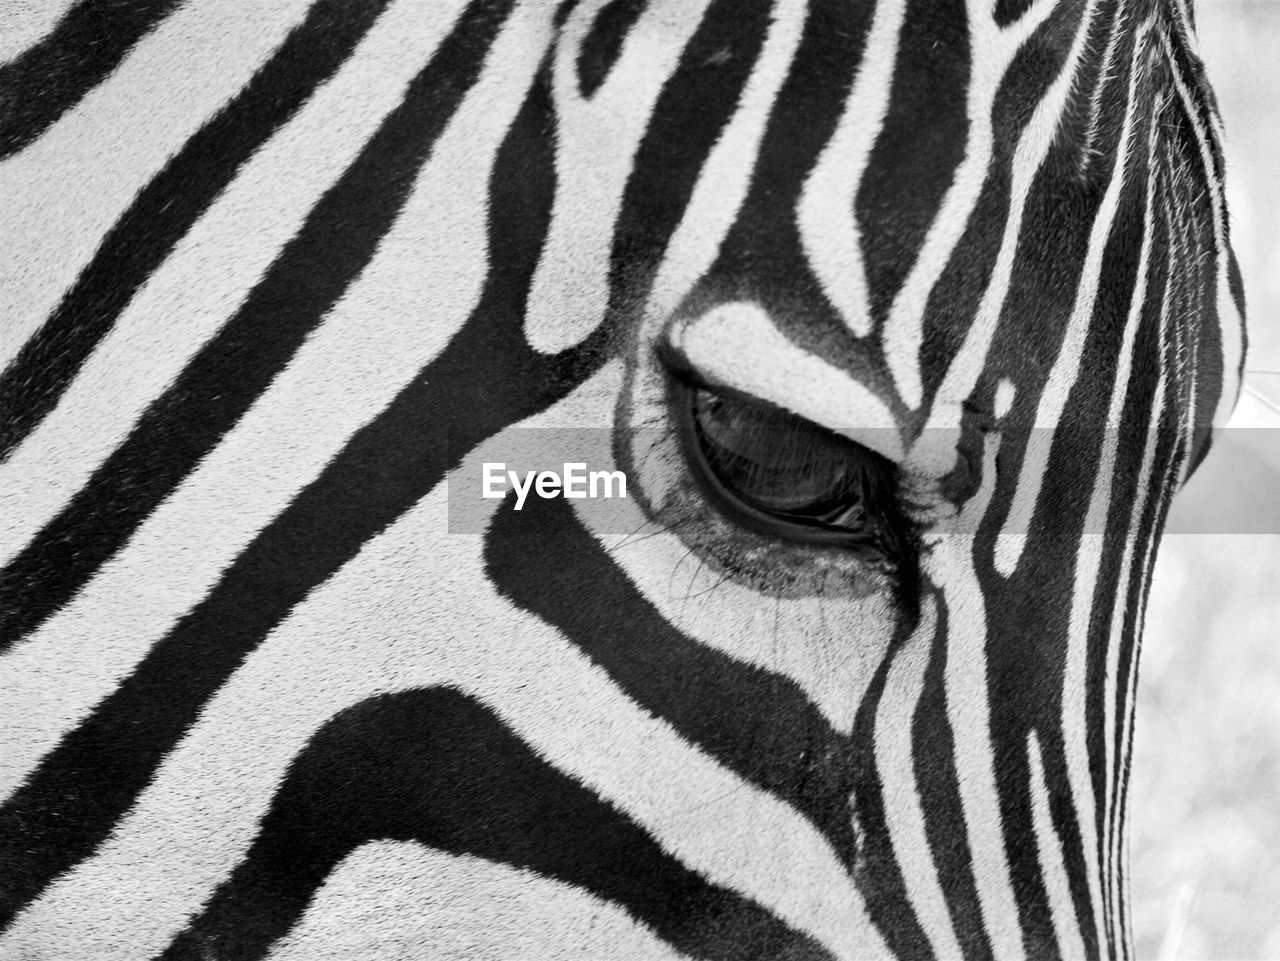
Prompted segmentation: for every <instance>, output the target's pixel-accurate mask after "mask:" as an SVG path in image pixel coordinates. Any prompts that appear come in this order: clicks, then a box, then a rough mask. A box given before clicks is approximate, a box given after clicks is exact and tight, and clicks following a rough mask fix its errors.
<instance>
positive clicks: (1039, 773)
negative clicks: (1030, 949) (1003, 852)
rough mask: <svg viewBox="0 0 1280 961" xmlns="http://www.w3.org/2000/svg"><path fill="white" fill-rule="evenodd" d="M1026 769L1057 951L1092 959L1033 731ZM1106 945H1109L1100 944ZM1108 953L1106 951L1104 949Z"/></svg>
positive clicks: (1068, 960) (1073, 960)
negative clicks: (1074, 899) (1027, 769)
mask: <svg viewBox="0 0 1280 961" xmlns="http://www.w3.org/2000/svg"><path fill="white" fill-rule="evenodd" d="M1027 766H1028V768H1029V770H1030V777H1031V783H1030V784H1029V785H1028V788H1029V791H1030V794H1031V820H1032V824H1033V825H1034V829H1035V834H1036V851H1037V853H1038V855H1039V859H1040V877H1041V880H1043V881H1044V889H1045V894H1046V895H1047V896H1048V899H1049V916H1050V917H1051V918H1052V919H1053V932H1054V937H1055V938H1056V939H1057V941H1058V952H1059V954H1060V955H1061V956H1062V957H1063V958H1064V959H1065V961H1084V959H1085V958H1087V957H1088V956H1089V952H1088V951H1087V950H1086V949H1085V946H1084V941H1083V940H1082V938H1081V934H1080V928H1079V927H1078V926H1077V925H1076V923H1075V920H1076V909H1075V902H1074V901H1072V898H1071V883H1070V882H1069V881H1068V880H1067V863H1066V862H1067V854H1066V849H1065V848H1064V847H1063V846H1062V839H1061V838H1060V837H1058V829H1057V828H1055V827H1054V826H1053V814H1052V812H1051V811H1050V808H1049V789H1048V787H1047V786H1046V785H1045V779H1044V754H1043V751H1042V750H1041V748H1040V738H1039V736H1038V735H1037V734H1036V732H1035V731H1034V730H1033V731H1032V732H1031V733H1030V734H1028V735H1027ZM1101 944H1103V945H1105V944H1106V942H1105V941H1104V942H1101ZM1103 950H1104V951H1105V948H1104V949H1103Z"/></svg>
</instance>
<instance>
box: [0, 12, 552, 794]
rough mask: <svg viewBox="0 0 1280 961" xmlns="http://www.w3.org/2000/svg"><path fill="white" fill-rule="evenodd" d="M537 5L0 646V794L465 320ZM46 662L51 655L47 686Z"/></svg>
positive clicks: (514, 19)
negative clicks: (97, 537) (111, 529)
mask: <svg viewBox="0 0 1280 961" xmlns="http://www.w3.org/2000/svg"><path fill="white" fill-rule="evenodd" d="M539 7H540V4H538V3H537V0H531V2H530V3H526V4H525V5H524V6H522V7H520V8H519V9H518V10H517V12H516V13H515V14H513V15H512V16H511V18H510V20H509V22H508V23H507V24H506V26H505V27H504V28H503V31H502V34H501V35H500V36H499V38H498V40H497V41H496V42H495V45H494V47H493V49H492V50H491V51H490V54H489V58H488V61H487V67H486V70H485V72H484V74H483V76H482V77H481V79H480V81H479V83H478V84H477V86H476V87H475V88H474V89H473V90H472V91H471V93H470V95H469V96H468V97H467V99H466V101H465V102H464V103H463V105H462V107H461V108H460V109H459V111H458V113H457V115H456V116H455V117H454V119H453V121H452V122H451V123H450V125H449V127H448V128H447V129H446V131H445V133H444V134H443V135H442V137H441V139H440V141H439V143H438V144H437V147H436V151H435V154H434V157H433V159H432V162H431V163H430V164H429V165H428V166H427V167H426V168H425V169H424V171H423V173H422V175H421V176H420V178H419V180H418V182H417V184H416V185H415V187H414V190H413V193H412V194H411V196H410V198H409V200H408V201H407V202H406V204H405V206H404V209H403V210H402V211H401V214H400V216H399V218H398V219H397V220H396V222H395V224H394V226H393V227H392V229H391V230H390V231H389V233H388V234H387V236H386V237H384V238H383V240H382V243H381V245H380V246H379V248H378V252H377V255H376V256H375V258H374V260H373V261H372V262H371V263H370V264H369V266H368V267H367V268H366V269H365V272H364V273H363V274H362V275H361V277H360V278H359V280H358V281H356V282H355V283H354V284H352V285H351V287H350V288H348V290H347V292H346V294H345V296H344V297H343V299H342V300H341V301H340V302H339V303H338V304H337V305H336V306H335V307H334V309H333V311H332V313H331V314H330V316H329V317H328V318H327V319H326V321H325V323H324V324H323V325H322V326H321V327H320V329H319V330H317V331H316V332H315V333H314V334H313V335H312V337H311V338H310V339H309V340H308V341H307V343H306V344H305V345H304V346H303V348H302V349H301V350H299V352H298V354H297V355H296V356H295V357H294V358H293V361H292V362H291V363H290V364H289V366H288V368H287V369H286V370H285V371H284V372H283V373H282V374H281V375H280V376H279V377H277V379H276V381H275V382H274V383H273V384H272V385H271V387H270V388H269V389H268V390H267V391H266V392H265V393H264V394H263V395H262V396H261V397H260V398H259V400H258V402H257V403H256V404H254V406H253V407H252V408H251V409H250V411H249V412H248V413H247V414H246V415H245V416H244V418H242V419H241V421H240V423H238V424H237V425H236V427H235V429H234V430H232V431H231V432H230V433H229V434H228V435H227V437H226V438H225V439H224V440H223V442H222V443H221V444H220V445H219V446H218V447H217V448H215V450H214V451H213V452H212V453H211V454H210V455H209V456H208V457H207V458H205V460H204V462H203V463H201V465H200V467H199V468H198V469H197V470H196V471H195V472H194V473H193V474H192V475H190V476H189V477H188V478H187V479H186V480H185V481H184V482H183V484H182V485H181V487H179V489H178V490H177V491H176V492H175V493H174V494H173V495H172V496H171V497H170V498H169V499H168V500H167V501H165V503H163V504H162V505H161V506H160V507H159V508H158V509H157V510H156V511H155V513H153V514H152V515H151V516H150V517H149V518H148V519H147V521H146V522H145V523H144V524H143V525H142V527H140V528H139V530H138V532H137V533H136V534H135V535H134V537H133V539H132V540H131V541H130V543H129V544H128V545H127V547H126V548H125V549H124V550H122V551H121V553H120V554H118V555H117V556H116V557H114V558H113V559H112V560H111V561H109V562H108V563H107V564H105V565H104V566H103V568H102V569H101V570H100V571H99V572H98V574H97V575H96V576H95V577H94V578H93V579H92V580H91V581H90V582H89V583H88V584H87V585H86V587H85V588H84V590H82V591H81V592H80V593H79V594H78V595H77V596H76V598H75V599H74V600H73V601H72V602H71V603H70V604H69V605H68V606H67V607H65V608H63V609H62V610H61V611H59V612H58V614H56V615H54V616H53V617H52V618H50V619H49V620H48V621H47V622H45V624H43V625H42V626H41V627H40V628H39V629H38V630H37V631H35V632H34V633H33V634H32V635H31V636H30V638H29V639H28V640H27V641H26V642H24V643H23V644H21V645H19V646H18V647H16V648H14V649H12V650H11V651H9V652H8V653H6V654H4V655H3V656H0V674H3V675H4V676H5V678H6V682H7V686H8V687H9V690H10V691H11V694H10V696H8V697H6V698H5V699H4V700H3V701H0V731H2V732H4V734H3V736H4V738H5V742H6V743H5V748H6V749H5V750H4V751H0V796H5V795H7V794H8V793H10V792H12V791H13V790H14V789H15V788H16V787H17V785H18V783H19V782H20V780H21V779H22V778H23V777H24V776H25V775H26V773H27V771H29V770H30V769H31V768H32V767H33V766H34V765H35V764H36V763H37V762H38V760H39V758H40V756H41V755H42V754H43V753H44V752H45V751H48V750H49V749H50V748H52V747H53V745H54V744H55V743H56V742H57V740H58V738H59V737H61V735H62V734H63V732H64V731H66V730H69V729H70V728H72V727H74V726H75V725H76V724H78V723H79V722H80V721H81V720H83V718H84V717H85V716H86V715H87V714H88V712H89V711H90V710H91V709H92V708H93V706H94V705H95V704H96V703H98V702H99V701H100V700H101V699H102V698H104V697H106V696H107V695H108V694H109V693H110V692H111V690H112V689H113V688H114V687H115V686H116V685H117V684H118V683H119V682H120V681H121V680H122V679H123V678H124V677H125V676H127V675H128V673H129V672H130V671H132V670H133V668H134V666H135V665H136V664H137V663H138V661H139V660H140V659H141V658H142V657H144V656H145V654H146V652H147V651H148V650H149V649H150V647H151V645H152V644H153V643H155V642H156V641H158V640H159V639H160V638H161V637H163V636H164V634H165V633H166V632H167V631H169V630H170V629H171V628H172V627H173V625H174V623H175V622H176V620H177V619H178V618H180V617H181V616H182V615H183V614H185V613H186V612H187V611H188V610H189V609H190V608H191V607H192V606H193V605H195V604H196V603H197V602H198V601H199V600H200V599H201V597H203V596H204V594H205V593H206V592H207V591H208V590H209V589H210V588H211V587H212V585H213V584H214V583H216V580H217V578H218V577H219V576H220V575H221V573H222V571H223V570H224V569H225V568H226V566H227V565H229V564H230V563H231V562H232V560H234V558H235V556H236V555H237V554H238V553H239V552H240V551H242V550H243V549H244V548H245V547H246V546H247V545H248V544H249V542H250V541H251V540H252V538H253V537H254V536H255V535H256V534H257V533H258V531H260V530H261V529H262V528H263V527H264V526H266V525H267V524H268V523H270V521H271V520H272V518H274V517H275V516H276V515H277V514H278V513H279V512H280V511H281V510H283V509H284V508H285V507H286V506H287V505H288V503H289V501H290V500H292V499H293V497H294V496H295V495H296V494H297V492H298V490H300V489H301V488H302V487H303V486H304V485H305V484H307V483H309V482H310V481H311V480H313V479H314V478H315V477H316V476H317V475H318V474H319V472H320V471H321V470H322V469H323V468H324V466H325V464H326V463H327V462H328V461H329V460H330V459H331V458H332V457H333V456H334V455H335V454H336V453H337V452H338V451H339V450H341V448H342V446H343V445H344V444H345V443H346V442H347V440H348V438H350V436H351V435H352V434H353V433H354V432H355V431H356V430H358V429H359V428H360V427H362V426H363V425H364V424H366V423H368V422H369V421H370V420H372V419H373V418H374V417H375V416H376V415H377V414H378V412H379V411H380V410H382V408H383V407H385V406H386V405H387V404H388V403H390V402H391V400H392V399H393V398H394V397H395V395H396V394H397V393H398V392H399V391H400V390H401V389H402V388H403V387H404V386H405V385H406V384H407V383H409V381H410V380H411V379H412V378H413V377H415V376H416V375H417V374H418V372H419V371H420V370H421V368H422V367H423V366H424V365H425V364H426V363H427V362H428V361H429V360H430V359H431V358H432V357H433V356H434V355H435V354H436V353H437V352H439V351H440V350H441V349H442V348H443V347H444V345H445V343H446V342H447V341H448V339H449V337H450V336H451V335H452V334H453V333H454V332H455V331H456V330H457V329H458V327H459V326H460V325H461V324H462V323H463V321H465V320H466V319H467V316H468V315H469V313H470V311H471V310H472V308H473V307H474V306H475V304H476V303H477V302H478V300H479V297H480V293H481V290H482V288H483V283H484V279H485V271H486V266H487V264H486V261H487V247H486V245H487V232H486V222H487V199H488V195H487V189H486V185H487V183H488V178H489V170H490V168H491V166H492V163H493V158H494V155H495V153H496V151H497V148H498V145H499V144H500V143H501V141H502V138H503V136H504V135H505V133H506V130H507V125H508V124H509V123H510V122H511V120H512V118H513V116H514V114H515V111H516V110H517V109H518V107H519V105H520V102H521V100H522V98H523V94H524V91H525V90H527V88H528V86H529V84H530V83H531V82H532V78H533V74H534V71H535V69H536V67H537V65H538V61H539V58H540V57H541V54H542V50H543V49H544V48H545V46H546V44H547V42H548V41H549V39H550V24H549V22H547V21H548V20H549V17H550V13H549V12H548V11H546V10H545V9H543V10H539V9H538V8H539ZM406 277H413V278H420V280H419V281H418V282H415V283H405V282H404V278H406ZM406 317H419V318H422V317H426V318H430V322H429V323H405V318H406ZM426 426H428V425H424V429H425V428H426ZM245 465H252V469H251V470H246V467H245ZM50 664H57V665H58V675H57V683H56V686H51V683H50V676H49V665H50ZM10 745H12V746H10Z"/></svg>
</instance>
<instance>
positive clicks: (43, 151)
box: [0, 0, 306, 369]
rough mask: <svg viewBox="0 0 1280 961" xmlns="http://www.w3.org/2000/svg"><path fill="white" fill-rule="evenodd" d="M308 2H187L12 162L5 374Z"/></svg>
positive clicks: (6, 170)
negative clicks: (110, 237)
mask: <svg viewBox="0 0 1280 961" xmlns="http://www.w3.org/2000/svg"><path fill="white" fill-rule="evenodd" d="M305 7H306V3H305V2H304V0H279V2H277V3H251V2H240V3H235V2H232V3H228V2H226V0H193V2H191V3H187V4H185V5H184V6H182V7H181V8H179V9H178V10H177V11H175V12H174V13H173V14H172V15H171V16H169V17H168V18H166V19H165V21H164V22H163V23H162V24H160V26H159V27H157V28H156V30H155V31H154V32H152V33H151V34H149V35H147V37H146V38H144V39H143V40H142V41H140V42H139V43H138V45H137V46H136V47H135V48H134V49H133V51H132V52H131V53H130V54H129V56H128V57H127V58H125V61H124V63H123V64H121V66H120V68H119V69H118V70H116V72H115V73H114V74H113V75H112V76H111V77H110V78H108V79H107V80H106V81H104V82H103V83H102V84H101V85H99V86H98V87H96V88H95V89H94V90H92V91H91V92H90V93H89V94H87V95H86V96H85V98H84V99H83V100H81V101H80V103H79V104H77V105H76V107H75V109H74V110H71V111H70V112H68V113H67V114H65V115H64V116H63V117H62V118H61V119H60V120H59V121H58V122H57V123H55V124H54V125H53V126H52V127H51V128H49V130H48V132H46V133H45V134H44V136H43V137H41V139H40V140H38V141H37V142H35V143H33V144H32V145H31V146H30V147H28V148H27V149H26V150H24V151H22V152H21V153H20V154H17V155H16V156H14V157H10V158H9V159H8V160H6V161H5V162H4V163H3V164H2V165H0V210H3V211H4V218H5V238H6V239H5V255H4V257H3V258H0V317H3V318H4V319H5V320H4V323H3V324H0V369H3V368H4V367H5V366H6V365H7V364H8V363H9V361H10V360H12V358H13V355H14V354H15V353H17V351H18V348H19V347H21V345H22V344H23V342H25V341H26V340H27V338H28V337H29V336H30V335H31V334H32V333H33V332H34V331H35V330H36V329H37V328H38V327H39V326H40V324H41V323H42V322H43V321H44V319H45V318H46V317H47V316H48V315H49V313H50V311H52V310H53V308H54V306H55V305H56V304H57V302H58V300H59V299H60V298H61V297H62V294H63V292H64V291H65V290H66V289H67V287H68V286H69V285H70V283H71V282H72V281H73V280H74V279H75V277H76V275H77V274H78V273H80V271H81V270H82V269H83V268H84V266H85V264H86V263H87V262H88V261H89V258H90V257H91V256H92V255H93V252H94V250H95V249H96V248H97V246H98V243H99V241H100V240H101V239H102V235H103V233H104V232H105V231H106V230H107V229H108V228H109V227H110V226H111V225H112V224H113V223H114V222H115V221H116V220H117V219H118V218H119V216H120V215H121V214H122V213H123V212H124V210H125V209H126V208H127V207H128V205H129V204H130V203H132V201H133V198H134V196H135V195H136V194H137V193H138V191H139V190H140V189H141V188H142V187H143V186H144V185H145V184H146V183H147V181H148V180H150V179H151V177H152V176H154V175H155V173H156V172H157V171H158V170H159V169H160V167H161V166H162V165H163V164H164V163H165V161H166V160H168V158H169V157H171V156H172V155H173V154H174V153H176V152H177V151H178V150H179V149H180V148H181V146H182V144H183V143H184V142H186V140H187V139H188V138H189V137H190V136H191V135H192V134H193V133H195V132H196V130H197V129H199V127H200V126H201V125H202V124H204V123H205V121H207V120H208V119H209V118H210V117H211V116H212V115H213V113H214V112H215V111H217V110H218V109H219V108H221V107H222V105H223V104H225V103H226V101H227V100H228V99H230V98H231V97H232V96H233V95H234V94H235V93H236V92H237V91H238V90H239V89H240V88H241V87H242V86H243V85H244V84H245V83H246V82H247V81H248V80H249V78H250V76H252V74H253V72H254V71H255V70H256V69H257V68H258V67H259V66H260V65H261V63H262V61H263V60H265V59H266V58H267V57H268V56H269V55H270V54H271V52H272V51H273V50H274V49H275V47H276V46H277V45H278V44H279V43H280V42H281V41H282V40H283V39H284V36H285V33H286V32H287V31H288V30H289V28H290V27H292V26H293V25H294V23H295V21H296V20H297V19H298V18H299V16H300V15H301V14H302V13H303V11H304V10H305ZM210 38H216V40H215V41H214V42H210Z"/></svg>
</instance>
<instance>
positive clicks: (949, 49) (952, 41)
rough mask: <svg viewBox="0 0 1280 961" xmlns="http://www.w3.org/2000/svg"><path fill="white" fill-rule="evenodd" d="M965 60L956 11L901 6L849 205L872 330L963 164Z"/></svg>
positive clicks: (960, 8)
mask: <svg viewBox="0 0 1280 961" xmlns="http://www.w3.org/2000/svg"><path fill="white" fill-rule="evenodd" d="M972 55H973V51H972V50H971V49H970V47H969V32H968V23H967V19H966V14H965V5H964V4H963V3H959V2H956V0H946V2H940V0H909V2H908V4H907V9H906V12H905V14H904V19H903V22H902V29H901V31H900V32H899V34H898V46H897V53H896V55H895V56H896V59H895V64H894V70H893V85H892V87H891V89H890V99H889V104H888V109H887V110H886V112H885V118H884V124H883V126H882V127H881V129H880V132H879V134H878V136H877V137H876V141H875V146H874V147H873V149H872V151H871V155H870V157H869V158H868V161H867V169H866V174H865V176H864V177H863V179H862V184H861V185H860V186H859V188H858V194H857V198H856V200H855V204H854V209H855V211H856V214H857V219H858V226H859V230H860V232H861V235H862V236H863V237H864V238H865V240H864V242H863V243H862V254H863V258H864V262H865V265H866V272H867V291H868V299H869V302H870V307H871V315H872V317H873V318H874V319H875V321H876V324H877V325H879V324H883V323H884V321H885V318H886V316H887V315H888V312H889V308H890V307H891V306H892V304H893V299H894V297H895V296H896V295H897V294H898V292H899V290H900V289H901V288H902V284H903V282H904V281H905V280H906V278H907V273H908V272H909V271H910V270H911V268H912V266H913V265H914V264H915V262H916V257H917V256H918V254H919V253H920V248H921V246H922V245H923V244H924V240H925V237H926V236H927V235H928V232H929V228H930V227H931V226H932V225H933V222H934V219H935V218H936V217H937V215H938V213H939V208H940V205H941V203H942V199H943V197H944V196H945V195H946V192H947V189H948V188H949V187H950V186H951V181H952V178H953V177H954V175H955V171H956V167H957V166H958V165H959V164H960V161H961V160H962V159H963V158H964V153H965V145H966V143H967V137H968V133H969V118H968V115H967V112H966V106H967V105H966V100H967V96H968V88H969V73H970V63H969V61H970V58H971V57H972Z"/></svg>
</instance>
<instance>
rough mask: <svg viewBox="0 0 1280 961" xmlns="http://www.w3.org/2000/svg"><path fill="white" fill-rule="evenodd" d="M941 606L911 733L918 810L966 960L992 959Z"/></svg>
mask: <svg viewBox="0 0 1280 961" xmlns="http://www.w3.org/2000/svg"><path fill="white" fill-rule="evenodd" d="M937 608H938V625H937V628H936V629H935V631H934V635H933V648H932V651H931V652H930V654H929V667H928V669H927V670H926V671H925V676H924V689H923V690H922V691H921V693H920V706H919V707H918V708H917V710H916V715H915V718H914V719H913V721H912V731H911V742H912V744H913V745H914V746H915V758H914V760H915V776H916V783H917V784H918V785H919V786H920V787H919V792H918V793H919V796H920V810H921V812H922V813H923V815H924V827H925V837H927V838H928V841H929V847H930V849H931V850H932V851H933V852H934V856H933V859H934V863H935V864H936V865H937V867H938V883H939V885H940V886H941V887H942V893H943V896H944V897H945V898H946V902H947V911H948V913H949V914H950V915H951V925H952V928H953V929H954V930H955V934H956V941H957V942H959V945H960V950H961V951H962V952H963V954H964V958H965V959H966V961H991V959H992V957H993V955H992V953H991V942H990V940H988V937H987V931H986V928H985V927H984V926H983V923H982V903H981V902H980V901H979V900H978V886H977V882H976V880H975V879H974V874H973V851H972V850H971V849H970V848H969V844H968V842H967V840H966V838H967V836H968V830H967V828H966V827H965V820H964V807H963V805H962V803H961V800H960V782H959V779H958V778H957V776H956V767H955V756H956V752H955V735H954V733H953V732H952V730H951V722H950V720H949V719H948V718H947V692H946V678H947V674H946V672H947V653H948V650H947V618H948V611H947V609H946V607H945V606H944V605H943V604H941V603H939V604H938V605H937ZM944 961H945V959H944Z"/></svg>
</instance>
